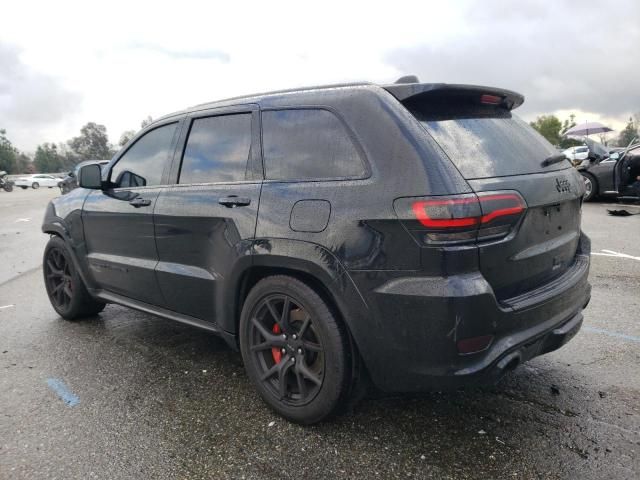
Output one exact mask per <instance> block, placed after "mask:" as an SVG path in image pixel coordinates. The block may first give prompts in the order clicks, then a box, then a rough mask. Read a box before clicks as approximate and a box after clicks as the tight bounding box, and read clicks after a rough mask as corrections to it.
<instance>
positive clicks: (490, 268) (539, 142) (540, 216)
mask: <svg viewBox="0 0 640 480" xmlns="http://www.w3.org/2000/svg"><path fill="white" fill-rule="evenodd" d="M477 96H478V100H480V98H481V93H478V95H477ZM469 102H470V104H468V105H467V104H464V102H461V101H460V100H459V99H458V104H457V105H456V106H454V107H451V106H447V108H436V109H435V110H434V109H429V108H426V109H424V110H420V109H419V108H417V109H414V114H415V115H416V116H417V117H418V119H419V120H420V121H421V123H422V125H423V126H424V128H425V129H426V131H427V132H428V134H429V135H430V137H431V138H432V139H433V140H435V142H436V143H437V144H438V145H439V146H440V147H441V149H442V151H443V154H444V155H445V156H446V157H448V158H449V159H450V160H451V161H452V162H453V163H454V165H455V166H456V167H457V168H458V170H459V171H460V172H461V174H462V175H463V176H464V177H465V179H466V180H467V181H468V183H469V185H470V186H471V187H472V189H473V190H474V191H475V192H476V193H480V192H506V193H508V192H513V191H515V192H517V193H518V194H519V195H520V196H521V197H522V198H523V199H524V201H525V203H526V211H525V213H524V216H523V217H522V218H521V219H520V220H519V224H518V225H517V226H516V228H514V230H513V231H512V232H511V233H510V234H509V235H508V236H507V237H506V238H503V239H500V240H494V241H491V240H486V241H481V240H480V241H479V242H478V245H479V262H480V268H481V271H482V273H483V275H484V277H485V278H486V279H487V281H488V282H489V283H490V284H491V286H492V287H493V289H494V292H495V293H496V296H497V297H498V298H499V299H506V298H509V297H510V296H513V295H515V294H519V293H522V292H524V291H527V290H531V289H534V288H536V287H538V286H540V285H542V284H544V283H546V282H548V281H550V280H552V279H553V278H556V277H558V276H560V275H561V274H562V273H564V272H565V271H566V270H567V269H568V268H570V266H571V265H572V263H573V261H574V257H575V254H576V250H577V247H578V241H579V238H580V213H581V212H580V207H581V201H582V200H581V199H582V195H583V193H584V184H583V182H582V180H581V177H580V175H579V174H578V173H577V171H576V170H575V169H574V168H573V167H571V165H570V164H569V162H567V161H562V162H558V163H552V164H550V165H547V166H543V161H544V160H545V159H546V158H548V157H551V156H553V155H557V154H558V152H557V150H556V149H555V148H554V147H553V146H551V144H549V143H548V142H547V141H546V140H545V139H544V138H543V137H542V136H540V135H539V134H538V133H537V132H536V131H535V130H533V129H532V128H531V127H530V126H529V125H527V124H526V123H525V122H523V121H522V120H520V119H518V118H517V117H516V116H515V115H513V114H512V113H511V112H510V111H509V110H508V109H506V108H502V107H500V106H490V105H487V106H483V105H479V104H480V103H481V102H479V101H476V102H475V104H474V103H473V99H472V98H470V99H469ZM442 105H446V102H445V103H444V104H442Z"/></svg>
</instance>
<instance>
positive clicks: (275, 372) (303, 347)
mask: <svg viewBox="0 0 640 480" xmlns="http://www.w3.org/2000/svg"><path fill="white" fill-rule="evenodd" d="M254 312H255V313H254V314H253V315H252V317H251V325H250V327H249V350H250V351H251V355H252V356H253V357H254V358H253V360H254V362H255V364H256V365H257V366H258V371H259V373H260V381H261V382H263V384H264V385H265V387H266V388H267V390H268V391H270V392H271V394H272V395H274V396H275V397H276V398H278V400H280V401H283V402H285V403H287V404H289V405H295V406H300V405H305V404H307V403H309V402H310V401H311V400H313V399H314V398H315V396H316V395H317V394H318V391H319V390H320V387H321V386H322V382H323V380H324V370H325V365H324V349H323V348H322V344H321V343H320V340H319V339H318V334H317V333H316V331H315V328H314V324H313V319H312V318H311V315H310V314H309V312H307V311H306V310H305V309H304V308H303V307H302V306H301V305H300V304H299V303H298V302H297V301H296V300H294V299H293V298H292V297H290V296H288V295H282V294H275V295H270V296H268V297H266V298H264V299H263V300H262V301H260V303H259V304H258V305H257V306H256V308H255V310H254Z"/></svg>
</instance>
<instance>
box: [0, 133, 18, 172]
mask: <svg viewBox="0 0 640 480" xmlns="http://www.w3.org/2000/svg"><path fill="white" fill-rule="evenodd" d="M6 134H7V131H6V130H2V129H0V170H4V171H5V172H7V173H16V171H17V170H16V155H17V153H18V152H17V150H16V149H15V148H14V146H13V145H12V144H11V142H10V141H9V139H8V138H7V137H6Z"/></svg>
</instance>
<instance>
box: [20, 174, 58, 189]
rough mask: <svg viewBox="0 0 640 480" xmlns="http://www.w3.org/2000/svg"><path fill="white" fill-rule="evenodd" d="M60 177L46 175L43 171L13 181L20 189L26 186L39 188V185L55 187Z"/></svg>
mask: <svg viewBox="0 0 640 480" xmlns="http://www.w3.org/2000/svg"><path fill="white" fill-rule="evenodd" d="M61 181H62V179H60V178H58V177H54V176H53V175H47V174H45V173H37V174H35V175H29V176H27V177H20V178H18V179H17V180H16V181H15V186H16V187H20V188H22V189H26V188H29V187H31V188H40V187H49V188H53V187H57V186H58V184H59V183H60V182H61Z"/></svg>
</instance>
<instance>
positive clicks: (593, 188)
mask: <svg viewBox="0 0 640 480" xmlns="http://www.w3.org/2000/svg"><path fill="white" fill-rule="evenodd" d="M577 169H578V171H579V172H580V174H581V175H582V177H583V179H584V184H585V187H586V193H585V196H584V199H585V201H589V200H592V199H594V198H596V197H598V196H610V197H629V198H632V199H633V198H635V199H637V198H639V197H640V192H638V190H637V188H636V187H635V186H634V184H635V183H636V182H637V181H638V180H637V177H638V176H639V175H640V145H636V146H633V147H632V148H630V149H629V150H628V151H627V152H626V154H625V152H624V150H622V151H620V150H619V151H614V152H613V153H611V154H609V155H605V156H603V157H600V156H595V158H590V159H588V160H585V161H583V162H582V163H581V164H580V165H578V166H577Z"/></svg>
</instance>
